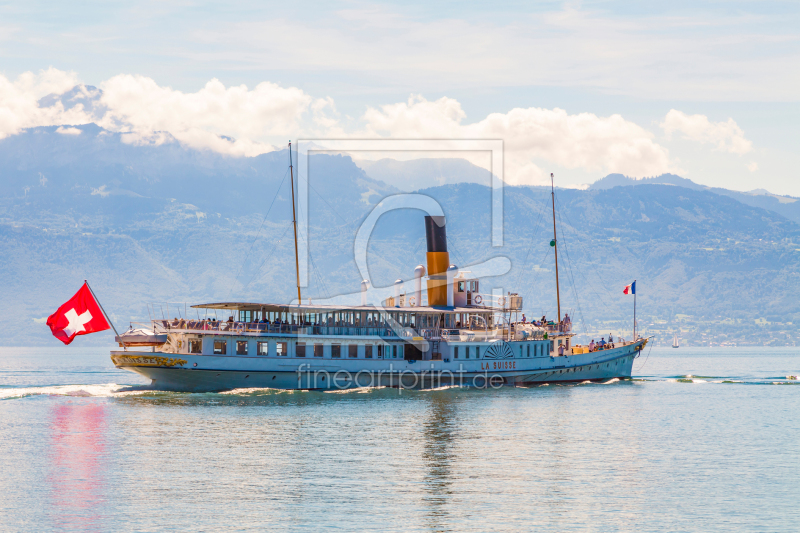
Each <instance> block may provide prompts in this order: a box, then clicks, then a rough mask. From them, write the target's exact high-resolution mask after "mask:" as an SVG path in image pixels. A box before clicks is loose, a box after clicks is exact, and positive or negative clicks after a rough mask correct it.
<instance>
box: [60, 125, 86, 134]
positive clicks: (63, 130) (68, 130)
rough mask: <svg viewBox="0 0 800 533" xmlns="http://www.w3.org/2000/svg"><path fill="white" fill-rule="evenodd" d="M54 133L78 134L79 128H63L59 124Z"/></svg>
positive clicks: (79, 132)
mask: <svg viewBox="0 0 800 533" xmlns="http://www.w3.org/2000/svg"><path fill="white" fill-rule="evenodd" d="M56 133H60V134H61V135H80V134H81V130H79V129H78V128H65V127H64V126H59V127H58V129H57V130H56Z"/></svg>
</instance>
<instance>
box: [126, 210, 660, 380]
mask: <svg viewBox="0 0 800 533" xmlns="http://www.w3.org/2000/svg"><path fill="white" fill-rule="evenodd" d="M554 207H555V206H554ZM553 223H554V237H553V242H552V243H551V244H552V245H554V246H555V253H556V261H557V257H558V256H557V254H558V249H557V246H556V238H555V237H556V235H555V217H554V221H553ZM425 232H426V240H427V261H426V265H419V266H418V267H417V268H416V269H415V272H414V278H415V282H416V284H415V288H416V290H415V291H414V292H413V293H408V294H406V293H404V292H402V289H401V286H402V283H398V284H396V286H395V287H396V289H395V294H394V297H391V298H387V299H385V300H384V301H382V302H380V304H379V305H374V304H368V303H367V301H366V287H367V282H364V283H362V301H361V305H330V304H328V305H312V304H310V303H308V304H303V303H301V302H302V299H301V298H300V290H299V277H298V300H297V302H296V303H294V304H277V303H260V302H219V303H207V304H201V305H196V306H193V307H194V308H196V309H198V310H203V311H204V312H209V311H210V312H212V313H214V314H218V313H223V316H227V317H228V318H227V320H224V321H217V320H211V319H206V320H186V319H175V320H153V321H151V323H150V324H149V325H148V328H145V329H141V330H137V331H133V330H132V331H129V332H127V333H125V334H123V335H120V336H118V337H116V340H117V342H119V344H120V347H121V348H122V349H121V350H118V351H112V352H111V359H112V361H113V362H114V364H115V365H116V366H117V367H118V368H124V369H126V370H130V371H132V372H136V373H137V374H141V375H142V376H144V377H146V378H149V379H151V380H152V383H153V386H154V387H155V388H157V389H160V390H170V391H187V392H203V391H222V390H230V389H238V388H276V389H313V390H332V389H334V390H335V389H349V388H354V387H370V386H372V387H403V388H436V387H443V386H469V387H499V386H504V385H505V386H508V385H511V386H524V385H531V384H537V383H538V384H541V383H562V382H582V381H587V380H588V381H603V380H609V379H612V378H630V376H631V368H632V365H633V361H634V359H635V358H636V356H637V355H638V354H639V353H640V351H641V350H642V348H643V346H644V345H645V344H646V342H647V340H646V339H641V338H635V339H634V340H632V341H624V340H623V339H618V342H616V343H615V344H611V345H607V346H605V347H603V349H598V350H594V351H590V350H589V349H588V347H586V346H577V345H574V344H573V343H572V339H573V336H574V334H573V333H572V331H571V328H572V324H571V321H569V320H565V319H562V315H561V309H560V297H559V299H558V302H559V309H558V320H555V321H552V322H534V323H530V322H526V321H523V320H520V315H521V311H522V307H523V300H522V297H521V296H519V295H518V294H515V293H507V294H506V295H505V296H500V297H495V296H493V295H491V294H488V293H483V292H481V280H480V279H476V278H474V277H472V276H470V273H469V272H467V271H461V270H459V269H458V268H457V267H456V266H454V265H451V264H450V259H449V254H448V252H447V236H446V229H445V220H444V217H442V216H426V217H425ZM295 246H296V240H295ZM556 265H557V263H556ZM426 273H427V277H426ZM557 280H558V277H557V266H556V287H557V290H558V281H557ZM398 281H400V280H398ZM423 282H425V285H426V288H425V290H424V291H423V290H422V285H423ZM634 337H636V335H635V333H634Z"/></svg>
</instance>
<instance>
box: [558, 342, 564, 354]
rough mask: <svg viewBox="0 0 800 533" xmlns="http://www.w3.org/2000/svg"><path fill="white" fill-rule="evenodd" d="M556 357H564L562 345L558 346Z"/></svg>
mask: <svg viewBox="0 0 800 533" xmlns="http://www.w3.org/2000/svg"><path fill="white" fill-rule="evenodd" d="M558 355H564V345H563V344H559V345H558Z"/></svg>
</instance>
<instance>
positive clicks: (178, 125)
mask: <svg viewBox="0 0 800 533" xmlns="http://www.w3.org/2000/svg"><path fill="white" fill-rule="evenodd" d="M100 87H101V89H102V90H103V96H102V98H101V102H102V103H103V104H104V105H105V106H107V108H108V111H107V112H106V114H105V115H104V116H103V118H102V119H101V120H100V121H99V122H98V123H99V125H101V126H103V127H105V128H108V129H112V130H116V131H120V130H126V131H130V135H129V137H128V141H129V142H143V143H155V144H160V143H161V142H164V141H165V140H166V139H167V137H165V136H164V135H163V132H169V134H170V135H171V136H172V137H174V138H175V139H177V140H178V141H180V142H181V143H183V144H185V145H187V146H190V147H192V148H197V149H209V150H214V151H217V152H223V153H229V154H231V155H244V156H253V155H257V154H260V153H264V152H268V151H270V150H272V149H273V147H272V146H271V145H270V144H269V143H265V142H263V141H262V140H263V139H265V138H268V137H270V136H286V135H287V133H289V132H293V131H297V130H298V129H299V127H300V122H301V119H302V117H303V115H304V114H305V113H306V112H308V110H309V108H310V107H311V106H312V104H313V105H315V106H316V107H315V108H314V109H315V111H318V110H320V109H321V108H322V107H324V105H322V104H319V103H317V102H314V99H313V98H312V97H311V96H309V95H307V94H306V93H304V92H303V91H302V90H300V89H297V88H294V87H290V88H284V87H280V86H279V85H276V84H274V83H269V82H263V83H259V84H258V85H257V86H256V87H255V88H253V89H252V90H249V89H248V88H247V87H246V86H244V85H240V86H236V87H225V86H224V85H223V84H222V83H221V82H220V81H219V80H217V79H213V80H211V81H209V82H208V83H206V85H205V86H204V87H203V88H202V89H200V90H199V91H197V92H195V93H184V92H181V91H176V90H174V89H171V88H169V87H161V86H159V85H158V84H157V83H156V82H155V81H154V80H152V79H151V78H145V77H143V76H131V75H127V74H123V75H119V76H114V77H113V78H111V79H110V80H108V81H106V82H104V83H102V84H101V86H100ZM224 137H233V138H234V139H235V140H233V139H229V138H228V139H226V138H224Z"/></svg>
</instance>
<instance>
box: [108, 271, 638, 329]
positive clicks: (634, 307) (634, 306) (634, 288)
mask: <svg viewBox="0 0 800 533" xmlns="http://www.w3.org/2000/svg"><path fill="white" fill-rule="evenodd" d="M101 309H102V308H101ZM633 342H636V280H633Z"/></svg>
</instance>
